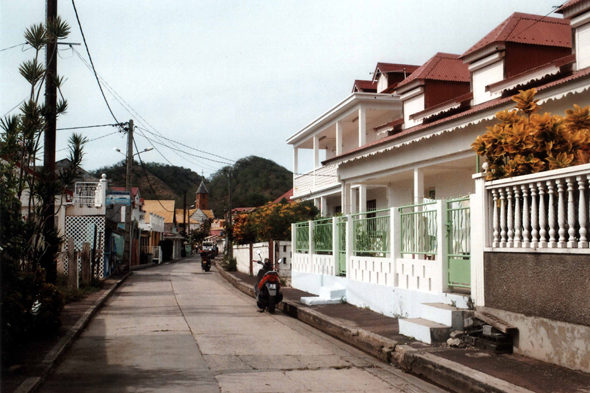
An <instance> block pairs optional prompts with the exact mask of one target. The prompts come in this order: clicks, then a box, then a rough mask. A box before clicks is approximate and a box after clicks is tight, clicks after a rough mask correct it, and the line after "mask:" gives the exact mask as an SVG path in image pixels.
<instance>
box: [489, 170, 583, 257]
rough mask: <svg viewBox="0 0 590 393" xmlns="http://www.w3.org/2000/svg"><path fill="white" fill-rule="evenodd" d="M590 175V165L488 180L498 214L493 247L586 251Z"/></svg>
mask: <svg viewBox="0 0 590 393" xmlns="http://www.w3.org/2000/svg"><path fill="white" fill-rule="evenodd" d="M589 177H590V164H585V165H578V166H575V167H570V168H564V169H559V170H554V171H547V172H542V173H536V174H533V175H526V176H519V177H514V178H511V179H502V180H495V181H491V182H486V186H485V187H486V190H487V191H486V192H488V193H489V197H488V200H489V203H490V206H489V214H490V215H491V216H492V217H491V218H492V219H491V227H490V228H489V231H490V232H491V236H490V240H489V241H490V244H489V246H491V248H494V249H506V250H507V251H508V250H510V249H528V250H531V249H538V250H542V249H547V252H551V251H550V250H553V251H554V252H558V251H559V250H560V249H561V250H563V251H567V250H572V249H578V250H579V251H576V252H582V253H586V252H587V251H588V250H589V242H588V230H589V228H588V225H589V223H588V221H589V218H588V214H589V211H590V201H589V199H590V196H589V195H588V194H589V192H588V187H589V185H588V179H589ZM584 250H586V251H584ZM568 252H569V251H568Z"/></svg>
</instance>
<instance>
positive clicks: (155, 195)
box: [133, 139, 176, 215]
mask: <svg viewBox="0 0 590 393" xmlns="http://www.w3.org/2000/svg"><path fill="white" fill-rule="evenodd" d="M133 146H135V151H136V152H137V158H138V159H139V164H140V165H141V168H142V169H143V174H144V175H145V179H146V180H147V182H148V184H149V186H150V189H151V190H152V193H153V194H154V197H155V198H156V200H157V201H158V203H159V204H160V206H162V209H164V210H166V211H167V212H170V210H168V209H166V207H165V206H164V205H163V204H162V202H161V201H160V198H158V194H156V191H155V190H154V187H153V186H152V182H151V181H150V178H149V176H148V174H147V171H146V170H145V166H143V161H142V160H141V154H139V153H140V151H139V149H138V148H137V143H135V139H133ZM172 213H174V214H175V215H176V211H172Z"/></svg>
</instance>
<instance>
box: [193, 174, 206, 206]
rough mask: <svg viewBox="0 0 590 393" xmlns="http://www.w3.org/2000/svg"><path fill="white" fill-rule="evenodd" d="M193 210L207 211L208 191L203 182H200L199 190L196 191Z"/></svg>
mask: <svg viewBox="0 0 590 393" xmlns="http://www.w3.org/2000/svg"><path fill="white" fill-rule="evenodd" d="M195 209H201V210H209V191H207V187H205V182H204V181H202V180H201V184H200V185H199V189H198V190H197V199H196V201H195Z"/></svg>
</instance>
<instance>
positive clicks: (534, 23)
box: [509, 1, 567, 37]
mask: <svg viewBox="0 0 590 393" xmlns="http://www.w3.org/2000/svg"><path fill="white" fill-rule="evenodd" d="M565 3H567V1H566V2H564V3H562V4H561V5H554V6H552V8H553V9H552V10H551V11H549V13H548V14H547V15H545V16H543V17H542V18H541V19H538V20H536V21H534V22H533V24H531V25H530V26H528V27H526V28H524V29H523V30H522V31H520V32H518V34H514V35H513V34H510V35H509V36H513V37H518V36H519V35H521V34H522V33H524V32H525V31H527V30H528V29H530V28H531V27H533V26H534V25H536V24H537V23H538V22H541V21H542V20H543V19H545V18H546V17H548V16H549V15H551V14H552V13H554V12H555V11H556V10H558V9H560V8H561V7H563V6H564V5H565Z"/></svg>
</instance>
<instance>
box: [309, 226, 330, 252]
mask: <svg viewBox="0 0 590 393" xmlns="http://www.w3.org/2000/svg"><path fill="white" fill-rule="evenodd" d="M332 232H333V231H332V219H331V218H322V219H320V220H315V221H314V224H313V249H314V252H315V253H316V254H332V252H333V248H332V243H333V240H332Z"/></svg>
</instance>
